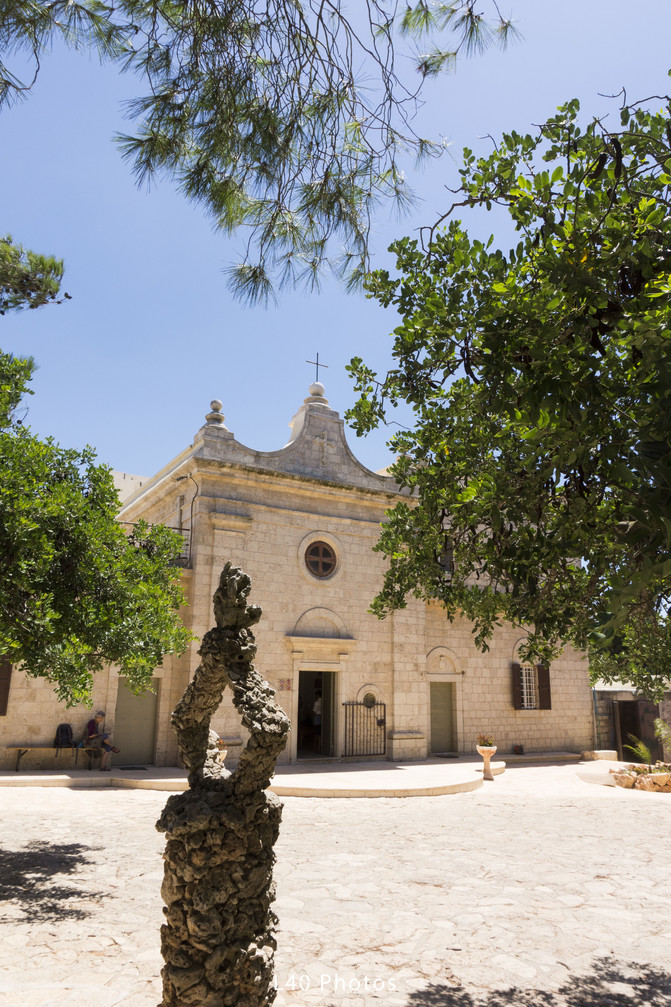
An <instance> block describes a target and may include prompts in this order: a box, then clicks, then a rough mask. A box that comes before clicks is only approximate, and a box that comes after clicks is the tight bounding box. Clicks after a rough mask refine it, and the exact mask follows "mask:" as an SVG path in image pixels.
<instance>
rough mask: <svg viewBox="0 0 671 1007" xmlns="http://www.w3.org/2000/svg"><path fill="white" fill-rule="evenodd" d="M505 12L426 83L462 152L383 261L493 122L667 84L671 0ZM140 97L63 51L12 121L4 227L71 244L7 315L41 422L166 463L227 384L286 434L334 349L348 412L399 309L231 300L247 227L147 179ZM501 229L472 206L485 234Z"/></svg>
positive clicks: (131, 464)
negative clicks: (122, 140) (507, 30)
mask: <svg viewBox="0 0 671 1007" xmlns="http://www.w3.org/2000/svg"><path fill="white" fill-rule="evenodd" d="M508 9H509V10H510V11H511V12H512V13H513V16H514V17H515V18H516V19H517V24H518V28H519V29H520V31H521V32H522V34H523V36H524V37H523V39H522V40H521V41H520V42H518V43H516V44H514V45H513V46H512V47H510V48H509V49H508V50H507V51H506V52H503V53H500V52H494V51H490V52H488V53H486V54H485V55H484V56H479V57H476V58H474V59H472V60H469V61H463V62H462V63H461V64H460V65H459V67H458V69H457V72H456V73H454V74H451V75H449V76H445V77H442V78H440V79H439V80H438V81H436V82H434V83H432V85H431V87H430V88H429V89H428V90H427V92H426V99H427V100H426V104H425V106H424V108H423V110H422V113H421V121H420V128H419V132H421V133H422V134H424V135H428V136H430V137H431V138H435V139H440V137H446V138H447V140H448V141H449V142H450V144H451V147H450V150H449V152H448V154H447V155H446V156H444V157H443V158H442V159H441V160H440V161H439V162H433V163H431V165H430V166H429V167H428V169H425V170H424V171H422V172H420V173H416V174H414V173H413V172H412V168H411V167H410V168H409V176H410V181H411V184H412V186H413V188H414V189H415V190H416V192H417V193H418V195H419V197H420V199H419V202H418V204H417V206H416V207H415V208H414V209H413V211H412V212H411V214H410V215H409V216H408V217H406V218H404V219H402V220H401V221H399V220H398V219H397V218H396V217H395V216H394V215H393V214H390V213H388V212H387V211H382V212H381V213H380V215H379V218H378V220H377V221H376V222H375V232H374V234H373V239H372V247H373V253H374V258H373V261H374V264H376V265H389V264H390V261H391V260H390V257H389V255H388V254H387V253H386V251H385V249H386V248H387V246H388V245H389V243H390V242H391V241H392V239H393V238H394V237H395V236H401V235H403V234H407V233H411V232H412V231H413V230H415V229H416V228H417V227H418V226H420V225H422V224H427V223H431V222H432V221H433V220H434V219H435V218H436V216H438V215H439V214H440V213H441V212H442V211H444V210H445V208H446V207H447V205H449V200H450V194H449V193H448V192H447V191H446V188H445V187H446V186H455V185H456V184H457V177H458V176H457V171H458V167H459V155H460V152H461V149H462V147H464V146H469V147H471V148H473V149H474V150H475V151H476V152H487V151H488V150H489V149H491V141H489V140H486V139H481V138H482V137H485V136H486V134H488V133H489V134H492V135H494V136H496V135H497V134H499V133H500V132H502V131H504V130H509V129H517V131H518V132H522V131H526V130H530V129H531V127H532V124H533V123H539V122H542V121H543V119H545V118H547V116H548V115H550V114H552V112H553V110H554V108H555V107H556V106H557V105H558V104H560V103H561V102H563V101H564V100H566V99H568V98H570V97H575V96H577V97H579V98H580V99H581V102H582V105H583V110H584V111H585V113H589V114H591V113H592V112H599V113H603V112H605V111H608V110H609V109H610V110H611V114H612V116H613V122H614V123H615V124H617V122H618V117H617V112H616V103H615V102H609V101H608V100H606V99H605V98H603V97H599V93H601V94H612V93H615V92H618V91H619V90H620V88H622V87H623V86H624V87H626V89H627V94H628V96H629V97H630V98H631V99H635V98H642V97H645V96H647V95H650V94H660V95H662V94H665V93H667V92H668V90H669V86H670V85H671V81H670V80H669V78H668V76H667V70H668V68H669V67H670V66H671V47H670V46H669V39H671V5H669V2H668V0H640V2H639V3H637V4H633V3H632V2H631V0H629V2H622V0H608V2H606V0H582V2H578V0H563V2H561V3H556V2H549V0H535V2H533V0H509V4H508V7H507V8H506V10H508ZM139 93H142V85H141V82H138V81H136V80H135V79H134V78H132V77H129V76H119V75H118V73H117V72H116V71H115V70H114V68H112V67H110V66H100V65H99V64H98V62H97V60H95V59H93V58H90V57H89V56H88V55H84V56H77V55H74V54H72V53H71V52H64V51H60V50H58V51H56V52H54V53H53V54H51V55H49V56H48V57H47V58H45V59H44V61H43V67H42V72H41V76H40V78H39V80H38V84H37V85H36V87H35V89H34V93H33V95H32V96H31V97H30V98H28V99H27V101H25V102H23V103H21V104H20V105H18V106H15V107H14V108H12V109H10V110H8V111H3V112H2V114H1V115H0V131H1V132H0V193H1V194H2V196H1V197H0V198H1V201H2V213H1V215H0V230H1V231H2V233H11V234H12V235H13V237H14V238H15V240H17V241H20V242H21V243H22V244H23V245H25V246H26V247H29V248H33V249H35V250H36V251H42V252H51V253H53V254H57V255H59V256H61V257H63V258H64V259H65V262H66V269H67V272H66V279H65V284H64V288H65V290H67V291H68V292H69V293H70V294H71V295H72V297H73V299H72V300H71V301H69V302H67V303H66V304H63V305H61V306H52V307H49V308H45V309H43V310H41V311H31V312H24V313H22V314H20V315H16V316H13V317H10V316H5V317H4V318H3V319H0V325H1V327H2V341H1V343H0V345H2V347H3V349H5V350H10V351H12V352H14V353H16V354H30V355H32V356H34V357H35V358H36V361H37V363H38V365H39V370H38V371H37V373H36V376H35V380H34V382H33V388H34V391H35V395H34V396H33V397H32V398H31V399H30V403H29V405H30V409H29V414H28V417H27V422H28V423H29V424H30V425H31V427H32V428H33V430H34V431H35V432H37V433H39V434H40V435H42V436H47V435H51V436H53V437H54V438H55V439H56V440H57V441H59V442H60V443H61V444H62V445H63V446H67V447H81V446H83V445H84V444H91V445H93V446H94V447H95V448H96V449H97V451H98V455H99V458H100V460H101V461H104V462H106V463H107V464H110V465H111V466H112V467H113V468H117V469H122V470H124V471H126V472H131V473H135V474H141V475H151V474H152V473H153V472H155V471H156V470H157V469H159V468H160V467H161V466H162V465H163V464H165V463H166V462H167V461H168V460H169V459H170V458H171V457H173V456H174V455H175V454H177V452H178V451H181V450H182V449H183V448H184V447H186V446H187V445H188V444H189V443H190V441H191V439H192V437H193V434H194V433H195V431H196V430H197V429H198V428H199V427H200V426H201V425H202V423H203V422H204V415H205V413H206V412H207V411H208V409H209V402H210V400H211V399H212V398H220V399H221V400H222V401H223V404H224V405H223V411H224V414H225V415H226V422H227V426H228V427H229V429H231V430H233V431H234V433H235V434H236V436H237V438H238V439H239V440H240V441H242V442H243V443H245V444H247V445H248V446H250V447H253V448H259V449H261V450H275V449H277V448H279V447H281V446H282V445H283V444H284V443H285V442H286V440H287V439H288V434H289V430H288V422H289V420H290V419H291V416H292V415H293V413H294V412H295V411H296V409H297V408H298V407H299V405H300V404H301V402H302V400H303V398H304V397H305V396H306V395H307V388H308V385H309V384H310V381H311V380H313V377H314V368H311V367H309V366H308V365H307V364H306V363H305V360H306V359H310V360H314V354H315V353H317V352H319V354H320V360H322V361H323V362H324V363H326V364H328V365H329V368H328V370H326V371H324V372H323V380H324V383H325V385H326V394H327V397H328V398H329V400H330V403H331V405H332V406H333V407H334V408H336V409H338V410H339V411H340V412H341V413H342V412H344V410H345V409H346V408H347V406H348V405H350V404H351V402H352V398H353V394H352V388H351V384H350V382H349V379H348V377H347V375H346V373H345V365H346V364H347V362H348V361H349V359H350V358H351V357H352V356H354V355H360V356H363V357H364V359H366V360H367V361H368V362H370V363H371V365H373V366H376V367H378V368H379V369H380V370H383V369H384V368H385V366H386V364H387V363H388V350H389V345H390V340H389V333H390V332H391V331H392V329H393V328H394V325H395V324H396V321H395V316H394V315H393V313H391V312H390V311H385V310H383V309H382V308H380V307H378V306H377V305H376V304H374V303H373V302H371V301H368V300H366V299H365V298H364V297H363V296H362V295H347V294H346V293H345V292H344V290H343V289H341V288H340V287H339V286H338V285H337V284H336V283H335V282H333V281H327V282H325V284H324V287H323V290H322V292H321V294H312V295H310V296H307V295H304V294H301V293H296V292H290V293H285V294H283V295H282V297H281V301H280V303H279V305H278V306H276V307H270V308H268V309H264V308H262V307H256V308H252V309H249V308H244V307H242V306H240V305H239V304H237V303H236V302H234V301H233V299H232V297H231V295H230V293H229V291H228V289H227V286H226V279H225V276H224V274H223V270H224V268H225V267H226V265H227V264H228V263H230V262H231V261H235V260H236V259H237V258H238V257H239V256H238V255H237V253H238V252H239V250H240V249H241V248H242V245H243V241H242V239H241V238H238V239H236V238H233V239H226V238H224V237H222V236H221V235H219V234H217V233H215V232H214V231H213V229H212V227H211V224H210V222H209V221H208V219H206V217H205V216H204V214H203V212H202V211H201V210H200V209H199V208H197V207H195V206H193V205H191V204H189V203H188V202H186V200H185V199H184V198H183V197H182V196H181V195H180V194H179V193H178V192H177V191H176V190H175V189H174V187H173V186H172V185H171V183H170V182H169V181H167V180H159V181H158V182H156V183H155V184H153V185H152V187H151V189H150V190H149V191H147V190H146V189H145V190H139V189H137V187H136V186H135V184H134V182H133V179H132V177H131V174H130V171H129V169H128V167H127V166H126V165H125V164H124V163H123V161H122V160H121V158H120V156H119V154H118V152H117V150H116V149H115V146H114V144H113V142H112V136H113V135H114V133H116V132H123V131H128V130H129V128H130V127H129V125H128V123H127V122H126V121H125V120H124V118H123V114H122V108H121V103H122V102H123V100H124V99H126V98H129V97H132V96H134V95H136V94H139ZM479 138H480V139H479ZM467 219H469V218H467ZM494 224H495V221H494V220H493V219H492V220H489V219H484V220H483V219H482V218H480V219H477V220H476V219H474V220H473V230H474V231H476V230H477V231H478V232H480V233H481V234H482V233H483V232H484V231H485V230H486V231H487V233H489V229H490V227H491V228H494ZM507 241H508V236H507V235H503V236H502V245H503V246H504V247H507ZM403 418H404V417H403V416H399V419H403ZM387 436H388V434H387V433H386V432H384V431H381V432H379V433H378V434H376V435H372V436H371V437H369V438H366V439H365V440H357V439H356V437H355V436H354V434H353V433H350V435H349V438H350V444H351V446H352V448H353V450H354V452H355V454H356V455H357V456H358V457H359V458H360V459H361V460H362V461H363V462H364V464H366V465H368V466H369V467H370V468H379V467H381V466H383V465H385V464H387V463H388V461H389V460H390V456H389V454H388V452H387V450H386V448H385V441H386V439H387Z"/></svg>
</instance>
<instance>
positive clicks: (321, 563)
mask: <svg viewBox="0 0 671 1007" xmlns="http://www.w3.org/2000/svg"><path fill="white" fill-rule="evenodd" d="M305 565H306V566H307V568H308V570H309V571H310V573H313V574H314V575H315V577H330V576H331V574H332V573H333V571H334V570H335V568H336V554H335V551H334V550H333V549H332V548H331V546H330V545H329V544H328V543H327V542H313V543H312V544H311V545H309V546H308V547H307V549H306V550H305Z"/></svg>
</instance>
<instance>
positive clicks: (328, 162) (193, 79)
mask: <svg viewBox="0 0 671 1007" xmlns="http://www.w3.org/2000/svg"><path fill="white" fill-rule="evenodd" d="M484 6H485V9H487V10H488V11H489V16H485V15H484V14H483V12H482V7H483V5H482V4H480V5H476V4H475V3H474V2H473V0H457V2H454V3H449V4H445V3H435V4H434V3H427V2H426V0H420V2H418V3H414V4H401V3H397V2H395V0H365V2H363V3H361V4H360V5H357V7H356V9H355V12H354V13H352V14H351V15H349V14H348V13H346V10H345V6H344V4H342V3H340V0H330V2H327V3H324V2H322V0H308V2H305V3H298V2H296V0H265V2H264V0H261V2H259V0H190V2H186V3H181V2H180V3H177V2H176V0H121V2H120V3H118V4H117V5H116V6H114V7H112V6H111V5H110V6H108V5H106V4H104V3H101V2H100V0H83V2H80V0H53V2H40V0H15V2H9V0H0V54H2V53H4V54H5V55H4V57H3V61H2V62H0V106H1V105H2V104H3V103H4V104H8V103H11V102H13V101H16V100H17V99H19V98H21V97H25V96H26V95H27V94H28V93H29V92H30V89H31V87H32V86H33V84H34V83H35V80H36V79H37V76H38V74H39V72H40V69H41V60H42V56H43V53H44V52H45V50H47V49H48V48H49V46H50V45H51V44H52V43H53V41H54V40H55V39H56V38H61V39H62V40H64V41H65V43H66V44H68V45H70V46H72V47H73V48H76V49H93V50H94V51H96V52H97V53H98V54H99V55H100V57H101V58H103V59H109V60H113V61H116V62H117V63H118V64H119V65H120V67H121V68H122V69H124V70H127V71H129V72H131V73H135V74H137V75H138V76H139V77H140V79H141V80H142V81H144V84H145V86H146V89H147V90H146V93H145V94H143V95H140V96H138V97H137V98H135V99H134V100H132V101H130V102H129V103H128V108H127V111H128V115H129V118H131V119H132V120H134V122H135V129H134V131H133V132H132V133H129V134H128V135H123V136H120V137H118V142H119V145H120V148H121V151H122V153H123V155H124V157H125V158H126V159H127V160H128V162H129V163H130V165H131V167H132V170H133V171H134V173H135V176H136V178H137V180H138V181H139V182H143V181H146V180H147V179H149V178H151V177H152V176H154V175H156V174H157V173H164V174H166V175H168V176H170V177H171V178H173V179H175V180H176V182H177V184H178V186H179V187H180V188H181V190H182V191H183V192H184V193H185V194H186V195H187V196H188V197H189V198H190V199H192V200H194V201H195V202H196V203H199V204H201V205H202V206H203V207H204V208H205V210H206V212H207V213H208V214H209V215H210V216H211V217H212V220H213V221H214V224H215V226H216V227H218V228H220V229H221V230H222V231H224V232H227V233H230V232H233V231H236V230H238V229H239V228H241V227H244V228H245V230H246V234H247V240H246V252H245V255H244V259H243V262H242V263H241V264H240V265H239V267H237V268H233V269H231V270H230V273H229V275H230V278H231V281H232V285H233V289H234V290H235V291H236V292H237V293H238V295H239V296H240V297H241V298H242V299H243V300H261V301H263V300H267V299H268V298H269V297H271V296H272V293H273V290H274V289H275V288H276V287H280V288H281V287H282V286H283V285H286V284H296V283H299V284H300V283H301V282H307V283H308V285H311V284H313V283H314V282H315V278H316V277H318V276H319V274H320V273H321V271H322V269H323V267H325V266H326V265H327V264H331V265H333V266H334V267H335V268H336V270H340V271H342V270H343V264H342V262H337V261H335V262H334V259H333V254H332V250H333V248H334V247H336V246H338V247H339V246H342V247H343V248H344V250H345V256H344V261H345V262H346V263H349V264H351V268H350V269H348V270H347V277H346V282H348V283H349V284H350V285H351V284H352V283H356V282H358V281H359V280H360V278H361V277H362V276H363V275H364V273H365V272H366V270H367V268H368V235H369V229H370V220H371V214H372V213H373V211H374V208H375V207H376V205H377V204H378V202H379V201H381V200H390V199H391V200H396V201H399V200H400V201H401V202H403V201H407V200H408V199H409V198H410V194H409V191H408V188H407V185H406V182H405V177H404V174H403V171H402V167H401V161H402V160H403V158H404V157H405V156H406V154H407V152H408V151H414V152H415V153H416V154H418V155H420V156H422V157H423V156H428V155H431V154H437V153H439V152H440V149H441V147H440V144H438V143H435V142H432V141H429V140H427V139H424V138H421V137H419V136H417V135H416V134H415V132H414V130H413V128H412V119H413V116H414V114H415V111H416V109H417V105H418V101H419V100H420V91H421V84H422V81H423V80H424V79H425V78H427V77H430V76H433V75H435V74H436V73H439V72H441V71H442V70H445V69H451V68H453V66H454V61H455V60H456V59H457V57H458V55H459V54H462V53H463V54H464V55H470V54H473V53H476V52H478V51H481V50H482V49H484V48H486V47H487V46H488V45H490V44H501V45H505V44H506V42H507V41H508V40H509V39H510V38H511V37H513V36H514V35H515V34H516V32H515V28H514V25H513V23H512V21H511V20H510V19H509V18H505V17H504V16H503V15H502V14H501V13H500V11H499V9H498V7H497V6H496V3H495V2H492V0H486V3H485V5H484ZM400 34H402V35H404V36H409V37H411V38H414V39H416V40H417V51H416V53H415V58H414V67H415V71H416V73H415V74H414V76H411V77H410V79H403V80H402V79H401V78H400V77H399V75H398V70H397V64H398V62H399V61H398V60H397V58H396V55H397V53H396V45H397V42H398V37H399V35H400ZM443 35H446V36H447V37H448V40H449V42H450V45H449V46H448V47H443V46H441V45H440V44H438V41H435V40H440V39H441V38H442V36H443ZM424 37H431V38H432V39H434V41H433V42H431V48H430V50H429V51H428V52H423V51H421V49H420V47H419V46H420V43H421V42H422V41H423V39H424ZM404 44H405V43H404ZM13 56H18V57H19V58H20V60H21V61H22V62H21V65H22V66H23V65H24V63H25V58H26V56H27V57H29V62H30V64H31V67H32V69H31V73H30V75H29V76H23V77H20V76H19V74H18V72H14V71H13V70H12V69H11V66H10V62H11V60H12V57H13ZM406 62H407V61H406Z"/></svg>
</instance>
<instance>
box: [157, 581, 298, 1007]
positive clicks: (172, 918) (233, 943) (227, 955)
mask: <svg viewBox="0 0 671 1007" xmlns="http://www.w3.org/2000/svg"><path fill="white" fill-rule="evenodd" d="M250 587H251V582H250V579H249V577H248V576H247V575H246V574H244V573H243V572H242V571H241V570H239V569H237V568H236V567H232V566H231V564H230V563H227V564H226V566H225V567H224V570H223V571H222V574H221V578H220V581H219V587H218V589H217V591H216V592H215V595H214V599H213V601H214V615H215V621H216V624H217V625H216V628H215V629H212V630H210V632H209V633H207V634H206V635H205V636H204V637H203V642H202V646H201V648H200V651H199V654H200V656H201V659H202V660H201V664H200V666H199V667H198V669H197V671H196V674H195V676H194V679H193V681H192V682H191V684H190V685H189V686H188V688H187V689H186V691H185V693H184V696H183V697H182V699H181V701H180V703H179V705H178V706H177V708H176V710H175V712H174V713H173V715H172V725H173V727H174V728H175V730H176V732H177V741H178V746H179V752H180V756H181V758H182V761H183V763H184V765H185V767H186V769H187V771H188V778H189V786H190V789H189V790H188V791H186V792H185V793H184V794H175V795H173V796H172V797H170V799H169V800H168V802H167V804H166V806H165V809H164V811H163V814H162V815H161V818H160V819H159V821H158V823H157V826H156V827H157V828H158V830H159V831H161V832H165V833H166V839H167V842H166V849H165V854H164V859H165V874H164V880H163V886H162V890H161V891H162V895H163V900H164V902H165V903H166V907H165V908H164V910H163V911H164V913H165V917H166V922H165V924H164V926H163V927H161V951H162V954H163V958H164V961H165V965H164V967H163V970H162V976H163V1001H162V1007H187V1005H188V1007H191V1005H193V1007H196V1005H197V1007H230V1005H236V1007H265V1005H267V1004H271V1003H272V1002H273V1000H274V999H275V989H274V986H273V957H274V951H275V947H276V943H275V939H274V936H273V932H274V927H275V924H276V923H277V917H276V916H275V914H274V913H273V911H272V909H271V908H270V907H271V903H272V902H273V900H274V898H275V891H274V884H273V881H272V868H273V863H274V861H275V856H274V853H273V846H274V844H275V841H276V840H277V836H278V834H279V826H280V818H281V814H282V805H281V802H280V801H279V800H278V798H277V797H275V795H274V794H270V793H267V792H266V787H267V786H268V784H269V783H270V779H271V777H272V775H273V772H274V769H275V763H276V761H277V757H278V755H279V754H280V752H281V751H282V750H283V748H284V746H285V744H286V736H287V732H288V730H289V719H288V717H287V716H286V714H285V713H284V711H283V710H282V709H281V707H280V706H278V704H277V703H276V702H275V700H274V693H273V690H272V689H271V687H270V686H269V684H268V683H267V682H265V681H264V680H263V679H262V678H261V676H260V675H259V673H258V672H257V671H256V670H255V669H254V665H253V663H252V662H253V659H254V656H255V654H256V646H255V643H254V634H253V633H252V631H251V629H250V627H251V626H252V625H253V624H254V623H256V622H258V621H259V619H260V618H261V609H260V608H259V606H258V605H248V604H247V597H248V595H249V591H250ZM226 686H230V688H231V689H232V690H233V702H234V704H235V706H236V709H237V710H238V711H239V713H240V715H241V718H242V723H243V724H244V726H245V727H246V728H247V729H248V731H249V732H250V738H249V741H248V742H247V746H246V747H245V749H244V751H243V752H242V755H241V757H240V762H239V765H238V767H237V769H236V770H235V772H234V773H233V774H231V773H229V772H228V771H227V770H225V769H224V768H223V765H222V764H221V763H220V762H219V759H218V757H217V756H218V749H217V745H216V735H215V734H214V732H210V730H209V725H210V719H211V717H212V714H213V713H214V712H215V710H216V709H217V708H218V706H219V704H220V703H221V699H222V695H223V691H224V689H225V688H226Z"/></svg>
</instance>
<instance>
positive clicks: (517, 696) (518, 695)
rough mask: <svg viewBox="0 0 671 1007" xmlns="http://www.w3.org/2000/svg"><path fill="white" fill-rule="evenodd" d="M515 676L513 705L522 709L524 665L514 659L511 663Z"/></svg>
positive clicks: (517, 708)
mask: <svg viewBox="0 0 671 1007" xmlns="http://www.w3.org/2000/svg"><path fill="white" fill-rule="evenodd" d="M511 670H512V676H513V706H514V708H515V709H516V710H521V709H522V665H521V664H518V663H517V662H516V661H513V663H512V665H511Z"/></svg>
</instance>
